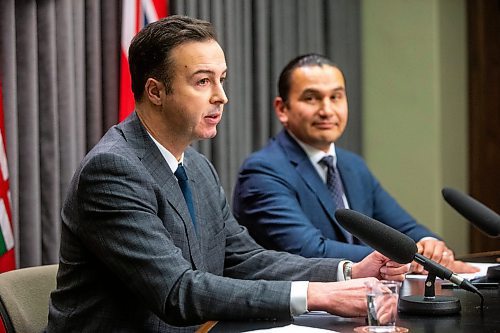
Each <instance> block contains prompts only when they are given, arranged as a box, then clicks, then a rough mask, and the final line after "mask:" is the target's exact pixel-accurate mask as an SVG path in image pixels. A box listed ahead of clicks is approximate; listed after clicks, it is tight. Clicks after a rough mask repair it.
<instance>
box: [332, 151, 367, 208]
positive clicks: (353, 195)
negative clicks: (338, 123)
mask: <svg viewBox="0 0 500 333" xmlns="http://www.w3.org/2000/svg"><path fill="white" fill-rule="evenodd" d="M335 150H336V153H337V156H338V158H337V168H338V170H339V173H340V177H341V179H342V183H343V185H344V192H345V195H346V197H347V201H348V202H349V208H350V209H352V210H356V211H358V212H362V206H361V203H362V198H361V197H360V195H361V194H362V193H364V190H365V189H364V188H363V184H362V183H361V181H360V178H359V177H357V176H356V172H355V170H353V168H352V166H351V165H349V163H346V159H345V158H343V155H344V151H343V150H342V149H340V148H336V149H335Z"/></svg>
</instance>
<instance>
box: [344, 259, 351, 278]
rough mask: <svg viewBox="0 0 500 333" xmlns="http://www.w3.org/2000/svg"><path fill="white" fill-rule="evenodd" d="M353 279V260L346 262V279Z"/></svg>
mask: <svg viewBox="0 0 500 333" xmlns="http://www.w3.org/2000/svg"><path fill="white" fill-rule="evenodd" d="M350 279H352V262H350V261H347V262H345V263H344V280H346V281H347V280H350Z"/></svg>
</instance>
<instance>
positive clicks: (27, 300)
mask: <svg viewBox="0 0 500 333" xmlns="http://www.w3.org/2000/svg"><path fill="white" fill-rule="evenodd" d="M58 266H59V265H57V264H56V265H45V266H36V267H29V268H21V269H17V270H13V271H10V272H5V273H2V274H0V315H1V319H2V322H3V324H4V328H5V331H6V332H7V333H21V332H22V333H35V332H36V333H40V332H42V331H43V330H44V329H45V327H46V326H47V322H48V313H49V296H50V293H51V291H52V290H54V289H55V287H56V274H57V269H58Z"/></svg>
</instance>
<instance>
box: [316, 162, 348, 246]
mask: <svg viewBox="0 0 500 333" xmlns="http://www.w3.org/2000/svg"><path fill="white" fill-rule="evenodd" d="M319 163H320V164H323V165H325V166H326V167H327V173H326V186H327V187H328V190H329V191H330V195H331V196H332V199H333V203H334V204H335V209H339V208H345V205H344V199H343V197H344V187H343V186H342V182H341V180H340V176H339V174H338V172H337V170H336V169H335V166H334V165H333V156H331V155H326V156H325V157H323V158H322V159H321V160H320V161H319ZM347 234H349V235H348V237H347V242H348V243H351V244H352V243H353V237H352V235H351V234H350V233H348V232H347Z"/></svg>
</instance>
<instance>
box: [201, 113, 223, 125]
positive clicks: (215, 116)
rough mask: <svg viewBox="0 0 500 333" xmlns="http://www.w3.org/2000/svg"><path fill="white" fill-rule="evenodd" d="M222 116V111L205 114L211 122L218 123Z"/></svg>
mask: <svg viewBox="0 0 500 333" xmlns="http://www.w3.org/2000/svg"><path fill="white" fill-rule="evenodd" d="M221 118H222V112H213V113H210V114H208V115H206V116H205V120H207V121H208V122H209V123H211V124H218V123H219V122H220V120H221Z"/></svg>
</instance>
